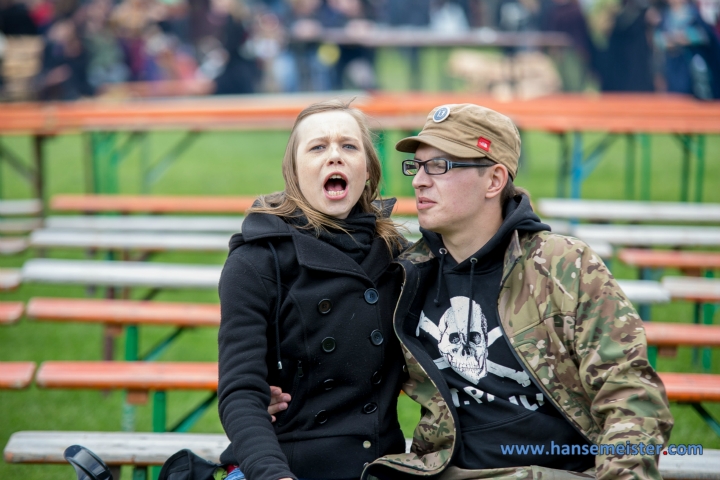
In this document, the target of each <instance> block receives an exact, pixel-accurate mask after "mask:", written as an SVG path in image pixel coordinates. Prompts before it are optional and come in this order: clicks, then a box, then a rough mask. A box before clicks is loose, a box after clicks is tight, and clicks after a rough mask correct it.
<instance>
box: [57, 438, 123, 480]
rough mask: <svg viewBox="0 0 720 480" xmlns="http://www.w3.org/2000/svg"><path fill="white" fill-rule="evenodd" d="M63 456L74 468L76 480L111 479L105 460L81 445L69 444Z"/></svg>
mask: <svg viewBox="0 0 720 480" xmlns="http://www.w3.org/2000/svg"><path fill="white" fill-rule="evenodd" d="M63 456H64V457H65V460H67V461H68V462H70V465H72V466H73V468H74V469H75V472H76V473H77V478H78V480H113V476H112V474H111V473H110V468H109V467H108V466H107V465H105V462H103V461H102V460H101V459H100V457H98V456H97V455H95V454H94V453H93V452H91V451H90V450H88V449H87V448H85V447H83V446H81V445H70V446H69V447H68V448H66V449H65V453H64V454H63Z"/></svg>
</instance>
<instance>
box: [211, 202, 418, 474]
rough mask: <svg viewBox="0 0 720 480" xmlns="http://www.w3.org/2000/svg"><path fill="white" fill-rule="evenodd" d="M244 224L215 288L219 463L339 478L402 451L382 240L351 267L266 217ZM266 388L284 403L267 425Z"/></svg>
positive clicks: (398, 373)
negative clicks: (225, 442)
mask: <svg viewBox="0 0 720 480" xmlns="http://www.w3.org/2000/svg"><path fill="white" fill-rule="evenodd" d="M242 228H243V233H242V234H238V235H235V236H233V238H232V239H231V241H230V255H229V256H228V259H227V261H226V262H225V267H224V268H223V272H222V276H221V278H220V287H219V290H220V300H221V308H222V321H221V324H220V331H219V334H218V346H219V369H220V380H219V386H218V403H219V405H218V408H219V411H220V420H221V422H222V425H223V427H224V429H225V432H226V433H227V435H228V437H229V438H230V440H231V445H230V447H228V449H227V450H226V451H225V452H224V453H223V454H222V456H221V462H222V463H224V464H231V463H237V464H239V465H240V469H241V470H242V471H243V472H244V473H245V475H246V476H247V478H248V479H249V480H260V479H263V480H265V479H267V480H278V479H280V478H283V477H293V478H297V477H300V478H303V477H304V478H316V479H317V478H334V479H342V478H357V477H359V476H360V474H361V471H362V468H363V465H364V464H365V463H366V462H370V461H372V460H374V459H375V458H377V457H379V456H382V455H385V454H388V453H399V452H403V451H404V447H405V442H404V439H403V435H402V432H401V431H400V427H399V424H398V421H397V411H396V409H397V396H398V393H399V387H400V383H401V377H402V376H403V373H402V367H403V361H402V354H401V352H400V346H399V344H398V342H397V339H396V337H395V334H394V332H393V329H392V314H393V310H394V308H395V302H396V299H397V298H398V296H399V291H400V283H401V281H402V279H401V278H400V275H401V273H400V272H399V271H398V270H397V269H395V268H393V267H392V266H390V261H391V255H390V253H389V252H388V250H387V247H386V246H385V242H384V241H383V240H382V239H379V238H376V239H374V240H373V244H372V248H371V251H370V253H369V254H368V255H367V257H366V258H365V260H363V262H362V264H361V265H358V264H357V263H356V262H354V261H353V260H352V259H351V258H350V257H349V256H347V255H346V254H344V253H343V252H341V251H340V250H338V249H336V248H335V247H333V246H331V245H330V244H328V243H326V242H324V241H321V240H318V239H317V238H315V237H313V236H312V235H307V234H305V233H301V232H300V231H298V230H297V229H296V228H295V227H292V226H290V225H288V224H287V223H285V222H284V221H283V220H282V219H281V218H279V217H277V216H275V215H269V214H250V215H248V216H247V218H246V219H245V221H244V223H243V227H242ZM271 246H272V248H271ZM278 275H279V276H280V285H281V289H280V308H279V311H278V310H277V306H278V305H277V299H278ZM276 317H277V318H276ZM278 337H279V343H280V348H279V350H278V348H277V342H276V338H278ZM278 361H280V362H281V364H282V369H279V368H278ZM269 385H278V386H280V387H281V388H282V390H283V391H284V392H288V393H290V394H291V395H292V397H293V399H292V401H291V402H290V406H289V408H288V410H287V411H285V412H282V413H280V414H279V415H277V421H276V422H275V423H274V424H273V423H271V422H270V415H269V414H268V413H267V407H268V404H269V401H270V391H269Z"/></svg>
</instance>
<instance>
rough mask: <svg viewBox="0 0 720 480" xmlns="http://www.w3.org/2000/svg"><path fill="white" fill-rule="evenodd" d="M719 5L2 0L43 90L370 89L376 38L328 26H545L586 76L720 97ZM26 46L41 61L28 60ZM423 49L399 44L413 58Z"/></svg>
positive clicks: (56, 94) (8, 56)
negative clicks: (333, 34)
mask: <svg viewBox="0 0 720 480" xmlns="http://www.w3.org/2000/svg"><path fill="white" fill-rule="evenodd" d="M719 13H720V0H700V1H693V0H0V34H1V35H0V61H3V63H4V64H3V72H4V75H3V76H2V78H4V79H5V80H4V81H5V82H8V81H9V80H8V79H11V78H21V77H22V75H26V77H22V78H26V80H23V81H22V82H20V83H22V85H21V87H26V88H29V89H31V90H32V92H33V95H34V96H35V98H39V99H43V100H71V99H77V98H81V97H88V96H93V95H97V94H100V93H103V92H106V91H107V90H108V88H109V87H112V86H113V85H127V84H129V83H131V82H141V83H142V82H157V83H158V84H167V85H172V84H176V85H177V84H184V85H188V87H187V88H189V89H190V88H200V90H203V89H206V91H205V93H215V94H240V93H252V92H297V91H324V90H334V89H342V88H359V89H374V88H376V87H377V78H376V71H375V55H376V52H375V51H374V50H373V49H371V48H366V47H362V46H357V45H337V44H333V43H332V42H329V41H327V40H324V39H323V36H322V32H324V31H327V29H344V31H345V32H349V33H353V32H355V33H358V32H359V33H362V32H365V33H367V32H372V31H373V29H379V28H382V29H392V28H397V29H418V30H421V31H432V32H439V33H457V32H466V31H470V30H472V29H484V31H491V30H493V31H505V32H537V31H548V32H563V33H565V34H567V35H568V36H569V38H570V39H571V40H572V49H571V50H572V53H573V61H574V62H576V64H577V65H579V66H580V71H581V77H582V78H581V80H580V85H581V87H583V88H584V86H586V85H587V84H588V83H591V84H592V85H594V86H595V88H598V89H600V90H603V91H670V92H681V93H687V94H692V95H695V96H697V97H699V98H720V41H719V40H718V38H719V37H718V32H719V31H720V28H719V27H720V21H719V17H720V15H719ZM336 31H337V30H336ZM16 39H24V40H23V41H24V42H25V44H21V42H20V41H19V40H18V41H16ZM22 45H25V47H23V46H22ZM23 48H25V49H26V51H27V52H30V53H29V54H27V55H25V57H23V56H22V55H18V54H15V56H14V57H13V56H12V55H13V52H14V51H17V52H20V51H25V50H22V49H23ZM33 49H35V50H33ZM519 50H522V49H518V48H512V49H511V48H508V49H505V50H504V52H505V54H506V55H510V56H512V55H515V54H517V53H518V51H519ZM33 51H35V52H36V55H35V56H36V58H37V66H36V68H31V67H30V66H27V65H26V68H25V67H23V66H22V65H21V63H22V61H24V60H22V58H30V57H32V52H33ZM418 51H419V50H418V49H416V48H406V49H404V50H403V55H405V56H407V58H408V59H409V61H410V62H411V63H412V62H414V63H416V64H417V58H418ZM23 55H24V54H23ZM17 58H20V59H21V60H22V61H21V60H16V59H17ZM27 62H28V63H31V60H27ZM35 70H36V71H35ZM163 82H164V83H163ZM192 85H194V86H195V87H190V86H192ZM198 86H199V87H198Z"/></svg>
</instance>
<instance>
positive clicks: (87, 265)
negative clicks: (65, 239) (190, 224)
mask: <svg viewBox="0 0 720 480" xmlns="http://www.w3.org/2000/svg"><path fill="white" fill-rule="evenodd" d="M221 270H222V267H221V266H219V265H217V266H215V265H184V264H170V263H144V262H110V261H96V260H58V259H51V258H34V259H30V260H28V261H27V262H25V264H24V265H23V268H22V280H23V281H24V282H40V283H60V284H79V285H103V286H116V287H151V288H217V284H218V281H219V279H220V271H221ZM619 284H620V287H621V288H622V289H623V291H624V292H625V294H626V295H627V296H628V298H629V299H630V300H631V301H633V302H637V303H664V302H668V301H670V295H669V294H668V292H667V291H666V290H665V289H664V288H663V287H662V286H661V285H660V283H659V282H655V281H651V280H619Z"/></svg>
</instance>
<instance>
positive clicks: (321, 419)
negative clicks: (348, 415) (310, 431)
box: [315, 410, 328, 425]
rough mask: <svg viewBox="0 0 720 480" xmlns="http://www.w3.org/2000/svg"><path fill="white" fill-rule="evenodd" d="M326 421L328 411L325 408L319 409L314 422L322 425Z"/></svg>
mask: <svg viewBox="0 0 720 480" xmlns="http://www.w3.org/2000/svg"><path fill="white" fill-rule="evenodd" d="M327 421H328V413H327V412H326V411H325V410H320V411H319V412H317V414H316V415H315V423H318V424H320V425H322V424H323V423H325V422H327Z"/></svg>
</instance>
